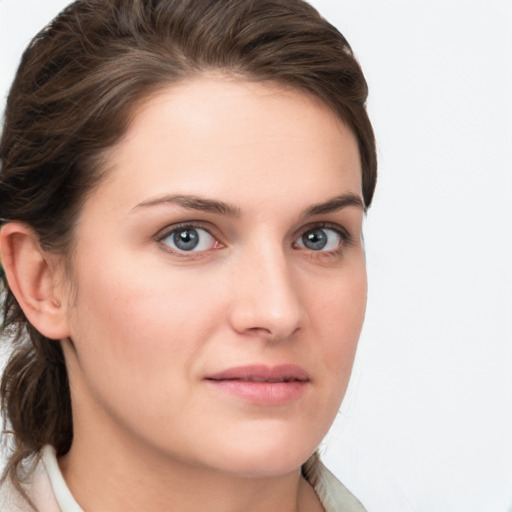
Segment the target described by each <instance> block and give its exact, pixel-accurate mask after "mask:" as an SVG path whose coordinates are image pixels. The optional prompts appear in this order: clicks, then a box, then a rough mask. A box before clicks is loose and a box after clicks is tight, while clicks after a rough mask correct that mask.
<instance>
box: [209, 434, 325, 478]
mask: <svg viewBox="0 0 512 512" xmlns="http://www.w3.org/2000/svg"><path fill="white" fill-rule="evenodd" d="M257 430H258V431H257V432H253V433H252V434H251V435H250V436H247V435H243V434H242V433H241V434H240V435H239V436H232V437H224V439H223V441H220V442H218V443H215V444H214V443H212V444H211V445H210V446H216V449H215V450H211V449H210V450H209V457H208V458H209V459H210V464H211V466H216V467H217V469H219V470H221V471H223V472H226V473H231V474H236V475H238V476H241V477H247V478H265V477H277V476H283V475H286V474H290V473H292V472H294V471H297V470H298V469H299V468H300V467H301V466H302V465H303V464H304V463H305V462H306V461H307V459H308V458H309V457H310V456H311V455H312V454H313V452H314V451H315V450H316V448H317V447H318V445H319V444H320V441H321V439H322V438H323V435H320V434H317V435H308V434H309V433H308V434H306V433H304V432H297V431H296V430H295V431H290V429H286V428H283V427H281V428H280V429H271V428H266V429H264V428H261V427H260V428H258V429H257ZM214 459H215V460H214Z"/></svg>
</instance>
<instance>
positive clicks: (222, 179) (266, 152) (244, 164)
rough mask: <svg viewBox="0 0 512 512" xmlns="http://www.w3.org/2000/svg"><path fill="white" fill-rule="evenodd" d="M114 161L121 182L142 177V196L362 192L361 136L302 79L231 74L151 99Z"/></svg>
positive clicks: (128, 184) (123, 186)
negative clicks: (290, 84)
mask: <svg viewBox="0 0 512 512" xmlns="http://www.w3.org/2000/svg"><path fill="white" fill-rule="evenodd" d="M108 167H109V169H110V172H109V174H110V176H109V178H108V179H107V182H111V183H113V182H116V187H118V192H121V190H124V191H125V192H130V190H129V188H132V189H133V184H134V183H135V182H137V183H138V184H139V185H138V187H137V188H136V190H135V189H134V190H131V193H130V194H129V195H132V196H135V195H137V198H135V197H133V199H132V201H136V200H137V199H138V198H140V196H141V195H146V196H150V195H155V194H158V193H162V192H173V193H183V194H188V193H194V194H199V193H200V194H203V195H205V194H206V195H211V194H212V193H219V194H224V195H225V194H234V193H235V192H236V194H242V193H243V192H245V193H246V195H248V196H251V197H253V198H255V197H256V196H257V195H258V194H259V196H260V197H261V198H264V197H266V198H267V199H270V200H272V199H278V198H279V196H282V195H283V194H284V193H285V192H286V191H289V192H290V193H291V192H293V190H292V189H296V190H295V194H296V196H297V197H300V196H301V195H304V193H305V192H308V191H309V192H311V193H313V194H318V195H325V194H327V193H328V194H329V196H332V195H333V192H340V193H343V192H352V193H355V194H360V192H361V165H360V158H359V151H358V145H357V141H356V139H355V136H354V135H353V134H352V132H351V131H350V130H349V129H348V128H347V127H346V125H345V124H344V123H343V122H342V121H341V120H340V119H339V117H338V116H337V115H336V114H335V113H334V112H333V111H332V110H331V109H330V108H328V107H327V106H326V105H324V104H323V103H322V102H321V101H320V100H318V99H316V98H314V97H312V96H310V95H307V94H305V93H302V92H300V91H297V90H295V89H293V88H287V87H285V86H282V85H279V84H274V83H254V82H248V81H242V80H234V79H228V78H224V77H203V78H199V79H195V80H193V81H188V82H184V83H180V84H178V85H173V86H169V87H168V88H166V89H164V90H161V91H159V92H158V93H157V94H154V95H152V96H151V97H149V98H148V99H146V100H145V101H144V102H142V103H141V104H140V105H139V106H138V107H137V109H136V110H135V112H134V115H133V121H132V123H131V125H130V127H129V129H128V131H127V133H126V134H125V136H124V137H123V138H122V139H121V141H120V142H119V143H118V144H117V145H116V146H115V147H114V148H112V149H111V150H110V151H109V153H108ZM333 187H336V188H337V190H336V191H333V190H332V189H333ZM169 188H172V190H168V189H169ZM318 199H321V198H318ZM311 200H312V201H313V202H314V201H315V200H316V198H311Z"/></svg>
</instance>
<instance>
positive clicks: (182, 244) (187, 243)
mask: <svg viewBox="0 0 512 512" xmlns="http://www.w3.org/2000/svg"><path fill="white" fill-rule="evenodd" d="M160 241H161V242H162V243H163V244H165V245H167V246H168V247H170V249H171V250H172V251H175V252H200V251H208V250H209V249H215V248H217V246H218V245H219V243H218V242H217V240H216V239H215V238H214V237H213V236H212V235H211V234H210V233H208V231H206V229H203V228H199V227H194V226H183V227H179V228H175V229H173V230H172V231H171V232H170V233H168V234H167V235H166V236H165V237H163V238H161V240H160Z"/></svg>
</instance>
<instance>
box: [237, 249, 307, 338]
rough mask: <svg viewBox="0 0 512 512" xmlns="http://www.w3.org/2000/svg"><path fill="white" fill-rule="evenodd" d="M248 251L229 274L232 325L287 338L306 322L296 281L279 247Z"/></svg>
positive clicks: (256, 333) (254, 333)
mask: <svg viewBox="0 0 512 512" xmlns="http://www.w3.org/2000/svg"><path fill="white" fill-rule="evenodd" d="M250 252H251V256H250V257H247V258H242V260H243V261H242V262H239V265H238V268H237V271H236V272H235V273H234V276H233V277H234V278H235V279H234V281H233V285H234V289H235V292H234V293H233V295H232V301H233V302H232V307H231V311H230V322H231V325H232V328H233V329H234V330H235V331H236V332H238V333H239V334H243V335H249V336H257V337H260V338H264V339H267V340H275V341H279V340H284V339H287V338H289V337H290V336H292V335H293V334H294V333H295V332H297V331H298V330H299V329H301V328H302V327H304V325H305V323H306V310H305V308H304V307H303V304H302V302H301V300H300V296H299V295H300V294H299V283H298V282H297V279H294V277H293V272H292V270H293V269H292V268H291V265H290V264H289V262H288V261H287V258H286V255H285V254H284V251H283V249H282V248H281V247H279V248H277V247H276V248H267V249H266V250H265V249H264V248H263V249H262V248H260V250H259V251H257V252H256V251H250Z"/></svg>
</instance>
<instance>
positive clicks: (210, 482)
mask: <svg viewBox="0 0 512 512" xmlns="http://www.w3.org/2000/svg"><path fill="white" fill-rule="evenodd" d="M91 441H92V440H91V439H90V438H87V439H84V438H83V436H80V435H75V439H74V442H73V446H72V448H71V450H70V451H69V453H68V454H67V455H66V456H64V457H63V458H61V459H60V460H59V464H60V467H61V470H62V473H63V476H64V478H65V480H66V482H67V483H68V486H69V488H70V490H71V493H72V494H73V496H74V497H75V499H76V501H77V502H78V503H79V504H80V506H81V507H82V508H83V509H84V510H87V511H89V512H136V511H137V512H139V511H140V510H151V511H152V512H168V511H169V510H173V512H185V511H186V512H196V511H197V512H199V511H201V512H202V511H204V510H208V511H209V512H240V511H244V512H263V511H265V512H268V510H279V511H282V512H306V511H307V512H320V511H322V510H323V509H322V507H321V505H320V502H319V500H318V498H317V496H316V494H315V492H314V490H313V489H312V488H311V486H310V485H309V484H308V483H307V482H306V481H305V480H304V479H303V478H302V477H301V473H300V468H298V469H297V470H295V471H293V472H291V473H289V474H286V475H278V476H263V477H257V478H256V477H249V476H239V475H236V474H230V473H226V472H219V471H217V470H214V469H212V468H208V467H201V466H200V465H198V464H193V463H190V462H186V461H181V460H176V459H175V458H173V457H172V456H170V455H162V454H160V453H154V452H152V450H151V449H147V447H144V446H141V445H137V444H133V443H131V444H130V446H126V443H125V440H123V439H122V438H120V437H119V436H116V438H108V436H105V435H104V432H102V438H101V440H98V439H95V442H94V443H91ZM269 462H270V461H269Z"/></svg>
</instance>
